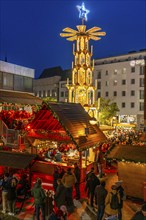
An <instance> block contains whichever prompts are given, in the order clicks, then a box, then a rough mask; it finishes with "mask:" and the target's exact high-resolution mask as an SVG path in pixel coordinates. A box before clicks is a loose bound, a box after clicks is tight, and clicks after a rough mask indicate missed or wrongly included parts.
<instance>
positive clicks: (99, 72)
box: [97, 71, 101, 79]
mask: <svg viewBox="0 0 146 220" xmlns="http://www.w3.org/2000/svg"><path fill="white" fill-rule="evenodd" d="M97 79H101V71H98V73H97Z"/></svg>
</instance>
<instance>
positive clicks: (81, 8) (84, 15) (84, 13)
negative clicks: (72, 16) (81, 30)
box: [76, 2, 90, 21]
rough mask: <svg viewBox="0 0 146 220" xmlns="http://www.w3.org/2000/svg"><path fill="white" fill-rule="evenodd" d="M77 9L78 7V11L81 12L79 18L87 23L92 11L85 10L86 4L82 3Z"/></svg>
mask: <svg viewBox="0 0 146 220" xmlns="http://www.w3.org/2000/svg"><path fill="white" fill-rule="evenodd" d="M76 7H77V9H78V11H79V18H81V19H82V21H83V20H85V21H87V14H88V13H89V12H90V11H89V10H87V9H86V8H85V4H84V2H83V3H82V5H81V6H79V5H77V6H76Z"/></svg>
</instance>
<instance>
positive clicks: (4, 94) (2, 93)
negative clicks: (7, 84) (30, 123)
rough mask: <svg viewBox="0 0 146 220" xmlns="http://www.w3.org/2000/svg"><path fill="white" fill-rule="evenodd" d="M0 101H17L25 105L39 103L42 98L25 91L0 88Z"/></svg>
mask: <svg viewBox="0 0 146 220" xmlns="http://www.w3.org/2000/svg"><path fill="white" fill-rule="evenodd" d="M0 103H17V104H25V105H41V104H42V99H40V98H38V97H36V96H34V95H33V94H30V93H26V92H17V91H12V90H10V91H8V90H0Z"/></svg>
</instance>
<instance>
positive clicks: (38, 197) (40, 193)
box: [31, 179, 46, 220]
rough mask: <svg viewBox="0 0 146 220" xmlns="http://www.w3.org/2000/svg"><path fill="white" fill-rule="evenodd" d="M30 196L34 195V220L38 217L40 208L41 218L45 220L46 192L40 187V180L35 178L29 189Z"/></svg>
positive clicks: (37, 219)
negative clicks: (32, 185)
mask: <svg viewBox="0 0 146 220" xmlns="http://www.w3.org/2000/svg"><path fill="white" fill-rule="evenodd" d="M31 193H32V196H33V197H34V204H35V213H36V220H39V219H40V209H41V211H42V219H43V220H45V202H46V194H45V190H44V189H43V188H42V180H41V179H37V181H36V183H35V185H34V187H33V188H32V190H31Z"/></svg>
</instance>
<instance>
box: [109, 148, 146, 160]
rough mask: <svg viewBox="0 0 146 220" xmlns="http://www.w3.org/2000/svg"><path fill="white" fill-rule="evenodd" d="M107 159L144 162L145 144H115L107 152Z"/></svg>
mask: <svg viewBox="0 0 146 220" xmlns="http://www.w3.org/2000/svg"><path fill="white" fill-rule="evenodd" d="M107 159H116V160H119V161H121V160H122V161H127V162H128V161H129V162H130V161H131V162H135V163H138V162H140V163H146V146H133V145H116V146H115V147H113V148H112V149H111V150H110V151H109V153H107Z"/></svg>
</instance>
